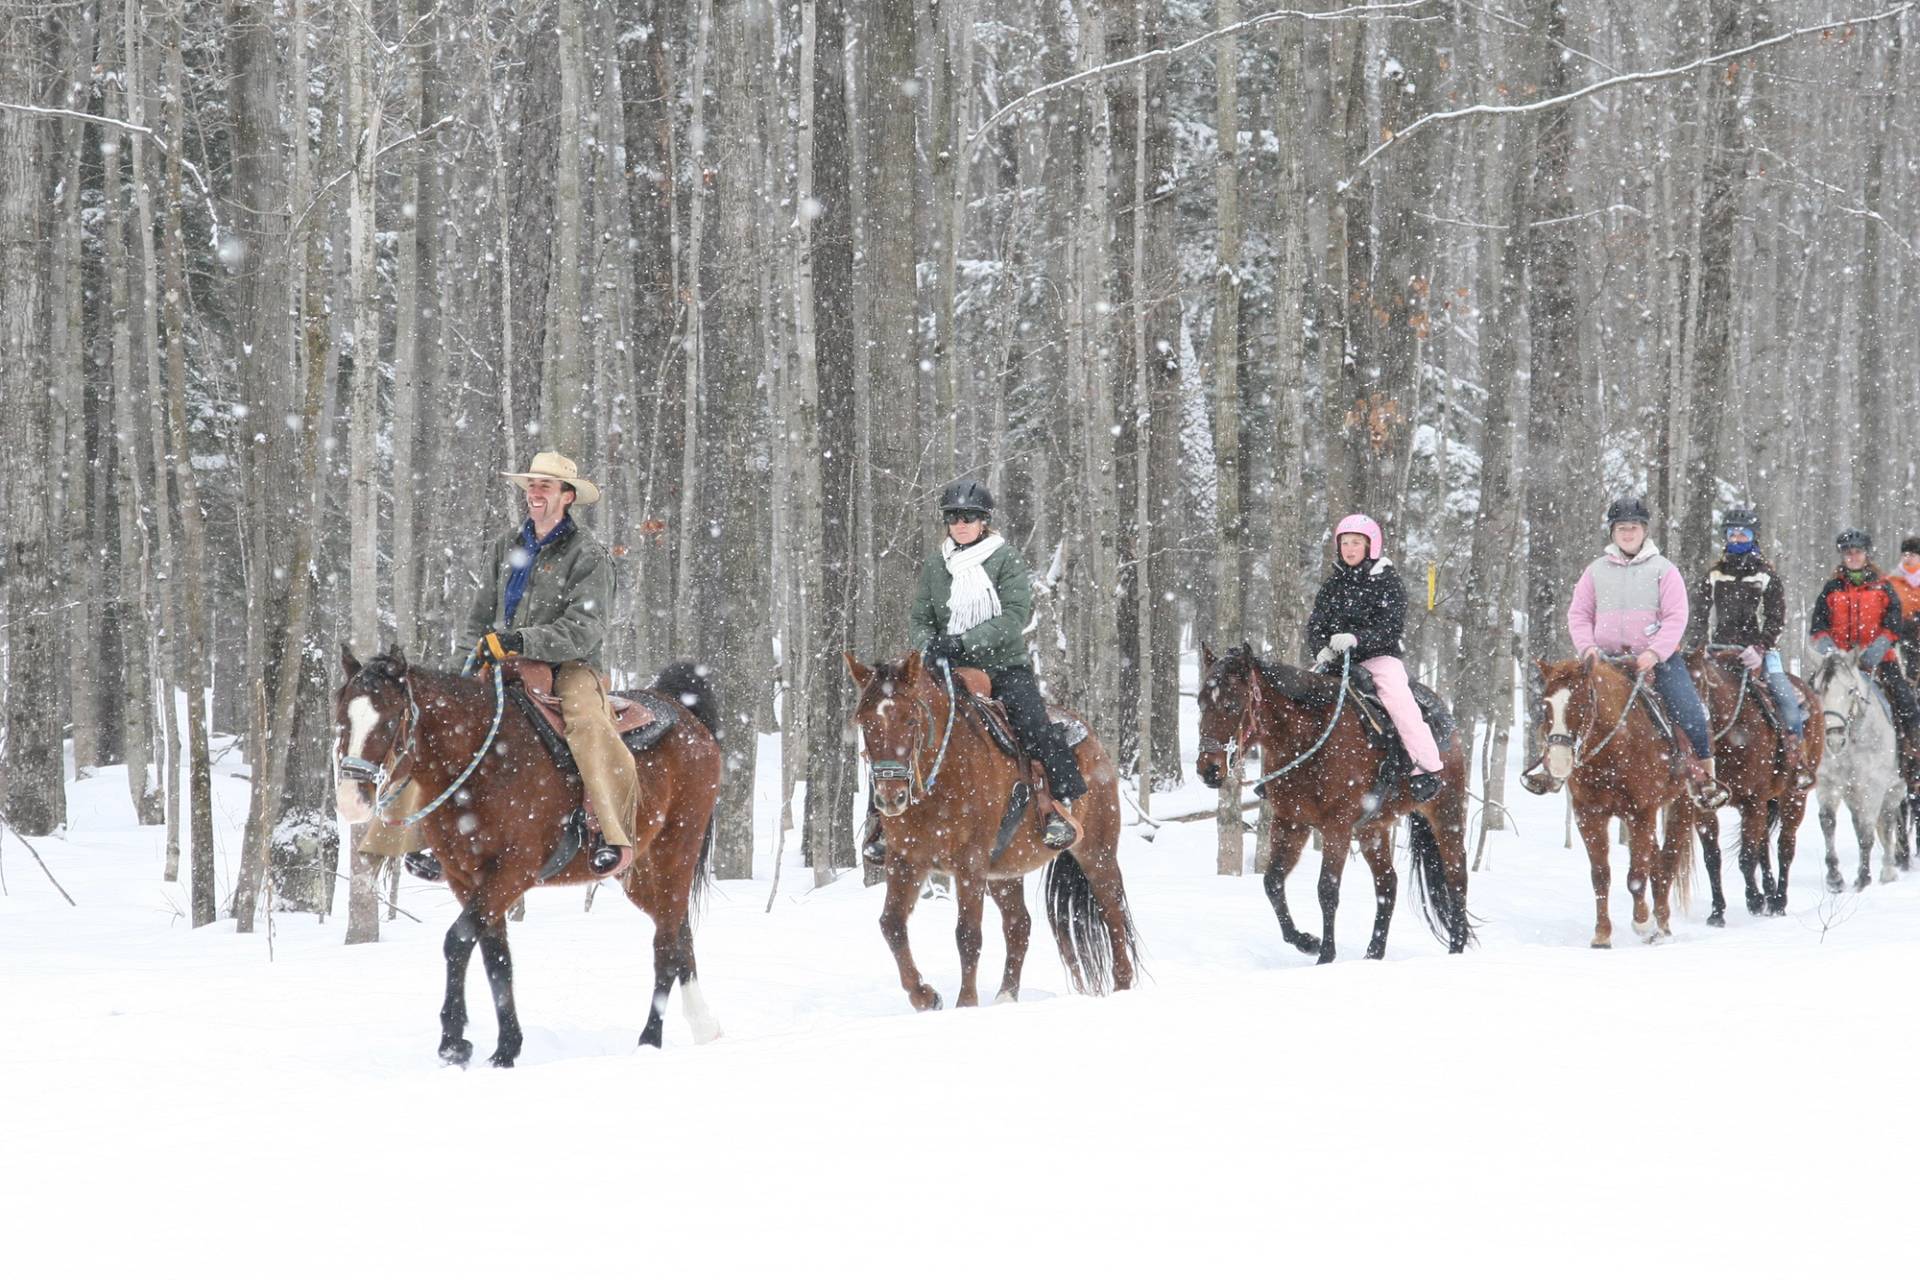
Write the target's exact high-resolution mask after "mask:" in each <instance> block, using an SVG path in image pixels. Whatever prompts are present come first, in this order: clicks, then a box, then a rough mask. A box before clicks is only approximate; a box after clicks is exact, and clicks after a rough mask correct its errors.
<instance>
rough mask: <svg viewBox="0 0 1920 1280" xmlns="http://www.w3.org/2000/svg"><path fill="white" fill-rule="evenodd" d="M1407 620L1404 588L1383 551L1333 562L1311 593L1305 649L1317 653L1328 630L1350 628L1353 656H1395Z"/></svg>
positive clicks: (1356, 658) (1333, 632)
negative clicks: (1356, 559)
mask: <svg viewBox="0 0 1920 1280" xmlns="http://www.w3.org/2000/svg"><path fill="white" fill-rule="evenodd" d="M1406 625H1407V589H1406V587H1404V586H1403V585H1401V582H1400V575H1399V573H1397V572H1396V571H1395V570H1394V567H1393V561H1391V560H1388V559H1387V558H1386V557H1384V556H1382V557H1381V558H1380V559H1378V560H1362V561H1361V562H1360V563H1359V564H1357V565H1349V564H1336V565H1334V566H1333V572H1332V573H1331V574H1329V575H1328V576H1327V580H1326V581H1325V582H1323V583H1321V584H1320V594H1318V595H1316V596H1315V597H1314V598H1313V613H1312V615H1311V616H1310V617H1308V619H1307V654H1308V656H1309V657H1311V656H1313V655H1315V654H1318V653H1319V652H1320V650H1322V649H1324V648H1326V645H1327V641H1328V640H1329V639H1331V638H1332V637H1333V636H1335V635H1338V634H1339V633H1340V632H1342V631H1350V632H1352V633H1353V635H1354V637H1355V638H1356V639H1357V640H1358V641H1359V643H1358V644H1356V645H1355V646H1354V647H1353V660H1354V661H1355V662H1364V661H1366V660H1367V659H1368V658H1378V657H1380V656H1382V655H1390V656H1392V657H1395V658H1398V657H1400V656H1401V652H1400V633H1401V632H1402V631H1404V630H1405V629H1406Z"/></svg>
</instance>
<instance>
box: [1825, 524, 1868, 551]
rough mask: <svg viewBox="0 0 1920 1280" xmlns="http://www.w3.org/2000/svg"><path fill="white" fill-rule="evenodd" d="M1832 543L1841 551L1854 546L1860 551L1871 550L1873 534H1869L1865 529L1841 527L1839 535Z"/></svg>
mask: <svg viewBox="0 0 1920 1280" xmlns="http://www.w3.org/2000/svg"><path fill="white" fill-rule="evenodd" d="M1833 545H1834V546H1836V547H1838V548H1840V550H1842V551H1850V550H1852V549H1853V548H1854V547H1858V548H1860V550H1862V551H1871V550H1873V535H1871V534H1869V533H1868V532H1867V531H1866V530H1865V529H1842V530H1841V531H1840V536H1839V537H1837V538H1835V539H1834V540H1833Z"/></svg>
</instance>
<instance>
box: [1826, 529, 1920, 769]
mask: <svg viewBox="0 0 1920 1280" xmlns="http://www.w3.org/2000/svg"><path fill="white" fill-rule="evenodd" d="M1834 541H1835V544H1836V545H1837V546H1838V547H1839V548H1840V569H1839V571H1838V572H1837V573H1835V574H1834V576H1833V577H1832V579H1830V580H1829V581H1828V583H1827V585H1826V586H1824V587H1822V588H1821V589H1820V598H1819V599H1818V600H1815V601H1814V602H1813V616H1812V618H1811V619H1810V620H1809V625H1808V628H1807V629H1808V631H1810V632H1811V633H1812V635H1811V638H1810V639H1809V641H1808V644H1809V647H1811V648H1812V649H1813V651H1814V652H1815V653H1818V654H1823V655H1824V654H1829V653H1832V652H1834V651H1835V650H1842V651H1845V652H1848V653H1853V654H1856V655H1858V656H1857V657H1856V659H1855V660H1856V661H1857V662H1858V663H1859V664H1860V668H1861V670H1863V671H1866V672H1868V673H1869V674H1871V675H1872V676H1873V677H1874V679H1876V680H1878V681H1879V682H1880V688H1881V689H1882V690H1883V691H1884V692H1885V693H1886V695H1887V701H1888V702H1889V703H1891V704H1892V706H1893V723H1894V729H1895V731H1896V732H1897V733H1898V734H1899V738H1900V768H1901V775H1902V776H1903V777H1904V778H1905V779H1906V780H1907V790H1908V793H1909V794H1910V795H1911V794H1914V793H1915V792H1916V791H1920V711H1916V709H1915V707H1914V702H1913V686H1912V685H1910V684H1908V683H1907V680H1906V677H1905V676H1903V675H1901V674H1900V658H1899V655H1898V654H1896V653H1895V652H1894V645H1895V644H1896V643H1897V642H1898V640H1899V631H1900V627H1901V625H1902V623H1901V616H1900V597H1899V596H1898V595H1896V594H1895V593H1894V590H1893V588H1892V587H1890V586H1888V585H1887V580H1886V575H1885V574H1883V573H1881V572H1880V569H1879V567H1878V566H1876V565H1875V564H1874V563H1873V561H1872V560H1870V559H1868V553H1869V552H1871V551H1872V550H1873V539H1872V538H1871V537H1870V536H1868V535H1867V534H1866V533H1865V532H1864V531H1862V530H1859V529H1847V530H1844V531H1842V533H1841V534H1840V536H1839V537H1838V538H1836V539H1835V540H1834Z"/></svg>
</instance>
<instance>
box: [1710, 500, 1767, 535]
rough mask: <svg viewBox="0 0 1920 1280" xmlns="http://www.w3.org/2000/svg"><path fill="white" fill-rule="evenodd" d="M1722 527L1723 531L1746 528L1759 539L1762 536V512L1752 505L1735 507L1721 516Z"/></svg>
mask: <svg viewBox="0 0 1920 1280" xmlns="http://www.w3.org/2000/svg"><path fill="white" fill-rule="evenodd" d="M1720 528H1721V530H1722V531H1727V530H1732V529H1745V530H1746V531H1747V532H1748V533H1751V534H1752V535H1753V536H1754V540H1755V541H1758V540H1759V538H1760V513H1759V512H1757V511H1755V510H1754V509H1753V508H1752V507H1735V508H1733V510H1731V511H1729V512H1727V514H1726V515H1724V516H1722V517H1721V518H1720Z"/></svg>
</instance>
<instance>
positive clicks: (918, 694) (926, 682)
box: [846, 653, 1139, 1010]
mask: <svg viewBox="0 0 1920 1280" xmlns="http://www.w3.org/2000/svg"><path fill="white" fill-rule="evenodd" d="M846 659H847V671H848V672H849V673H850V674H851V675H852V676H853V682H854V683H855V684H856V685H858V686H859V687H860V702H859V705H858V706H857V707H856V708H855V710H854V717H853V718H854V721H855V722H856V723H857V724H858V725H859V726H860V735H861V739H862V754H863V755H864V756H865V758H866V760H867V761H868V765H869V780H870V785H871V787H872V790H873V799H874V805H875V807H876V808H877V809H878V810H879V812H880V822H881V830H882V834H883V837H884V842H885V845H886V862H885V864H884V865H885V867H886V872H887V900H886V903H885V905H884V906H883V907H882V908H881V910H880V932H881V934H882V935H883V936H884V937H885V938H886V940H887V946H888V947H890V948H891V949H892V951H893V959H894V963H896V964H897V965H899V967H900V985H901V986H902V987H904V988H906V992H907V999H908V1000H910V1001H912V1003H913V1007H914V1008H916V1009H920V1010H926V1009H938V1008H939V1007H940V994H939V993H938V992H937V991H935V990H934V989H933V988H932V986H930V985H928V983H927V982H926V980H925V979H923V978H922V977H921V976H920V970H919V969H918V968H917V967H915V965H914V963H913V954H912V952H911V951H910V950H909V949H908V947H907V918H908V916H910V915H911V914H912V912H913V907H914V903H915V902H916V901H918V900H919V897H920V886H921V885H923V884H924V883H926V880H927V877H928V876H929V875H931V874H932V873H933V872H935V871H943V872H945V873H946V874H948V875H950V876H952V877H953V885H954V896H955V897H956V899H957V900H958V902H959V907H960V923H959V927H958V928H957V929H956V930H955V939H956V940H957V941H958V943H959V946H960V996H959V999H958V1000H957V1001H956V1003H957V1004H958V1005H960V1006H962V1007H965V1006H968V1005H977V1004H979V1003H980V994H979V991H978V989H977V987H976V985H975V983H976V981H977V979H978V974H979V969H980V941H981V917H982V915H983V914H984V912H985V907H986V895H987V894H989V893H991V894H992V895H993V901H994V905H995V906H997V907H999V908H1000V923H1001V926H1002V928H1003V929H1004V931H1005V934H1006V943H1007V969H1006V973H1005V975H1004V976H1002V978H1001V980H1000V993H999V995H997V996H996V997H995V1000H996V1002H998V1001H1002V1000H1017V999H1019V996H1020V967H1021V964H1022V963H1023V962H1024V961H1025V960H1026V955H1027V939H1028V936H1029V934H1030V932H1031V930H1032V917H1031V916H1030V915H1029V914H1028V912H1027V902H1026V891H1025V889H1024V888H1023V887H1022V880H1023V877H1025V876H1026V874H1027V873H1028V872H1029V871H1037V870H1039V869H1040V868H1041V867H1045V868H1046V869H1047V879H1046V889H1045V894H1046V901H1047V919H1048V921H1049V922H1050V923H1051V924H1052V926H1053V939H1054V943H1055V945H1057V946H1058V947H1059V949H1060V960H1061V963H1063V964H1064V965H1065V966H1066V969H1067V974H1068V976H1069V978H1071V980H1072V982H1073V985H1074V987H1075V989H1077V990H1080V991H1084V992H1092V993H1093V994H1096V995H1100V994H1104V993H1106V992H1107V991H1109V990H1125V989H1126V988H1128V987H1131V986H1132V985H1133V976H1134V966H1135V964H1136V963H1137V962H1138V959H1139V956H1138V950H1139V948H1138V944H1137V942H1136V941H1135V938H1134V931H1133V917H1132V915H1131V914H1130V913H1129V911H1128V909H1127V890H1126V885H1125V884H1124V883H1123V882H1122V881H1121V879H1120V859H1119V856H1118V854H1119V846H1120V795H1119V779H1118V777H1117V775H1116V774H1115V773H1114V769H1113V762H1112V761H1110V760H1109V759H1108V758H1107V752H1106V748H1104V747H1102V746H1101V745H1100V740H1099V739H1098V738H1096V737H1095V736H1094V735H1093V734H1092V733H1091V732H1089V733H1088V734H1087V736H1086V737H1085V738H1083V739H1082V740H1081V741H1080V744H1079V745H1078V746H1077V747H1075V748H1074V754H1075V756H1076V757H1077V758H1078V760H1079V762H1080V772H1081V773H1082V774H1083V775H1084V776H1085V778H1086V780H1087V794H1086V795H1084V796H1082V797H1081V798H1080V799H1079V800H1077V801H1075V802H1074V806H1073V812H1074V816H1075V818H1076V819H1077V820H1078V821H1079V823H1080V826H1081V836H1080V838H1079V840H1078V841H1076V842H1075V844H1074V846H1073V848H1072V849H1070V850H1068V851H1066V852H1061V851H1059V850H1056V849H1051V848H1048V847H1047V845H1045V844H1044V843H1042V841H1041V838H1040V836H1041V827H1042V818H1041V815H1040V812H1039V806H1038V805H1037V804H1035V803H1033V802H1031V801H1029V803H1028V805H1027V808H1026V810H1025V812H1024V813H1023V814H1020V815H1018V816H1017V817H1015V818H1013V819H1012V820H1011V823H1012V826H1011V829H1010V830H1003V825H1004V824H1005V823H1007V822H1008V821H1009V819H1008V818H1007V812H1008V799H1009V797H1010V796H1011V794H1012V792H1013V787H1014V784H1015V783H1016V782H1020V783H1022V784H1023V785H1024V784H1026V783H1027V781H1028V778H1027V776H1026V775H1023V774H1022V773H1021V772H1020V766H1019V765H1018V764H1017V763H1016V761H1015V760H1014V759H1013V758H1012V757H1010V756H1009V755H1007V754H1006V752H1004V751H1002V750H1001V749H1000V748H999V747H998V746H996V745H995V743H994V740H993V738H992V737H991V736H989V733H988V730H987V727H986V725H985V724H984V723H983V722H982V720H981V714H982V713H981V711H980V710H979V709H978V708H977V707H976V706H973V705H971V704H970V703H969V702H968V701H967V700H965V699H964V697H963V698H962V702H961V705H960V706H959V707H958V708H957V709H956V707H955V703H954V696H952V695H950V693H949V687H948V685H947V683H946V681H945V680H944V679H938V680H937V679H935V677H934V675H933V672H932V670H930V669H929V668H927V667H926V666H924V665H923V664H922V663H921V660H920V655H919V654H918V653H913V654H909V655H908V656H907V657H906V658H905V659H903V660H901V661H899V662H883V663H881V664H879V665H878V666H876V667H868V666H865V665H863V664H862V663H861V662H860V661H859V660H858V659H856V658H855V657H854V656H853V655H852V654H851V653H849V654H847V655H846ZM1000 844H1004V848H1003V849H1002V850H1001V852H1000V854H999V856H998V857H997V858H995V857H994V856H993V855H994V849H995V846H996V845H1000Z"/></svg>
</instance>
